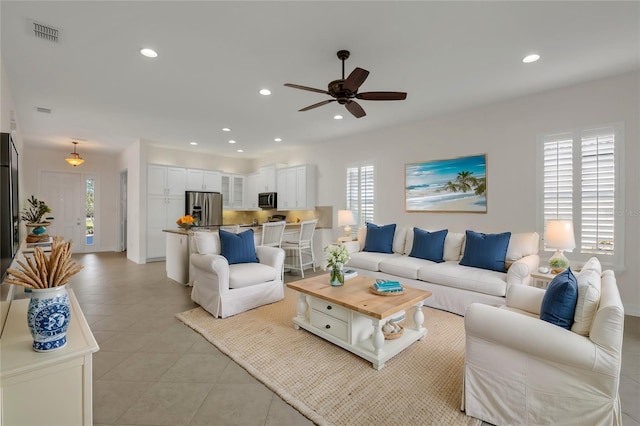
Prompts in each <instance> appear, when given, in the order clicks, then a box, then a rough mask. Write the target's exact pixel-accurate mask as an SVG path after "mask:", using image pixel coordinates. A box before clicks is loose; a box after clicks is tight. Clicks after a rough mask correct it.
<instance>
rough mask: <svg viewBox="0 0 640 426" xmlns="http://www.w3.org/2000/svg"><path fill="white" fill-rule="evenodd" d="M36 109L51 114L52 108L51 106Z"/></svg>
mask: <svg viewBox="0 0 640 426" xmlns="http://www.w3.org/2000/svg"><path fill="white" fill-rule="evenodd" d="M36 110H37V111H38V112H44V113H45V114H51V109H50V108H43V107H36Z"/></svg>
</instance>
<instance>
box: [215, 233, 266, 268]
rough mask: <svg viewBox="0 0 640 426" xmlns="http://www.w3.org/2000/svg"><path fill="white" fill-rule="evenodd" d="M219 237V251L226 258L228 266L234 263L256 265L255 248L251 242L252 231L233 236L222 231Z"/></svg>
mask: <svg viewBox="0 0 640 426" xmlns="http://www.w3.org/2000/svg"><path fill="white" fill-rule="evenodd" d="M218 233H219V235H220V251H221V252H222V255H223V256H224V257H226V258H227V262H229V265H233V264H234V263H257V262H258V257H257V256H256V246H255V242H254V240H253V229H249V230H247V231H244V232H241V233H239V234H234V233H233V232H227V231H224V230H222V229H221V230H220V231H218Z"/></svg>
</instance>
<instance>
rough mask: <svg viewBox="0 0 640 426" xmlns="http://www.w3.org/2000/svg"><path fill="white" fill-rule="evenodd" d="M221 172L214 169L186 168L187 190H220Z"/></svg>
mask: <svg viewBox="0 0 640 426" xmlns="http://www.w3.org/2000/svg"><path fill="white" fill-rule="evenodd" d="M221 187H222V174H221V173H220V172H217V171H215V170H201V169H187V191H206V192H220V189H221Z"/></svg>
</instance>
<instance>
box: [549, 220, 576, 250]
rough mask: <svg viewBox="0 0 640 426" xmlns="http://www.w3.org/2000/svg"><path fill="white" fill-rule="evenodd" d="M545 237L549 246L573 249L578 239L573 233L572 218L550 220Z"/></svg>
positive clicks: (559, 248)
mask: <svg viewBox="0 0 640 426" xmlns="http://www.w3.org/2000/svg"><path fill="white" fill-rule="evenodd" d="M544 238H545V242H546V245H547V248H554V249H558V250H571V249H574V248H575V247H576V240H575V236H574V234H573V222H572V221H570V220H550V221H548V222H547V231H546V232H545V237H544Z"/></svg>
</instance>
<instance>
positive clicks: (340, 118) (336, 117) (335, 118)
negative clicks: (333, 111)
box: [333, 115, 342, 120]
mask: <svg viewBox="0 0 640 426" xmlns="http://www.w3.org/2000/svg"><path fill="white" fill-rule="evenodd" d="M333 119H334V120H342V116H341V115H334V116H333Z"/></svg>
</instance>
